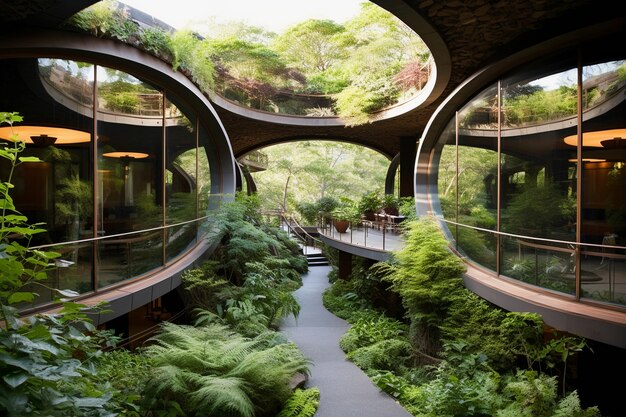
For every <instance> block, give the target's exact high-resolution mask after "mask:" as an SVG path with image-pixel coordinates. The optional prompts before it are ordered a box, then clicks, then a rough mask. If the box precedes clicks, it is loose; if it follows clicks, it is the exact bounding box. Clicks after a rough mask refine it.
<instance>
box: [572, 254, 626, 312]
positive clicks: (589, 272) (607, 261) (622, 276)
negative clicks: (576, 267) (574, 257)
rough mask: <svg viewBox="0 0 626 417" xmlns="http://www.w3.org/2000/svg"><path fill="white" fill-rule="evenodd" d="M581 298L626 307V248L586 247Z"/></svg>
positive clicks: (582, 258) (582, 265)
mask: <svg viewBox="0 0 626 417" xmlns="http://www.w3.org/2000/svg"><path fill="white" fill-rule="evenodd" d="M580 269H581V276H580V280H581V290H582V292H581V298H586V299H590V300H594V301H601V302H605V303H610V304H617V305H619V306H622V307H623V306H626V248H618V247H591V246H584V247H583V248H582V251H581V265H580Z"/></svg>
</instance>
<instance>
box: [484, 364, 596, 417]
mask: <svg viewBox="0 0 626 417" xmlns="http://www.w3.org/2000/svg"><path fill="white" fill-rule="evenodd" d="M556 388H557V381H556V379H555V378H554V377H548V376H546V375H541V374H539V375H538V374H536V373H535V372H532V371H518V373H517V375H516V376H515V378H510V379H509V380H507V381H506V384H505V386H504V389H503V394H504V395H505V396H506V397H507V398H508V399H509V401H510V403H509V404H508V405H507V406H506V407H504V408H503V409H501V410H499V411H498V412H497V413H496V416H497V417H512V416H521V417H531V416H532V417H557V416H574V417H599V416H600V412H599V410H598V409H597V408H596V407H590V408H587V409H586V410H583V409H582V408H581V406H580V402H579V400H578V394H577V393H576V392H575V391H574V392H572V393H571V394H569V395H568V396H566V397H565V398H563V399H561V400H560V401H558V397H557V393H556V391H557V389H556Z"/></svg>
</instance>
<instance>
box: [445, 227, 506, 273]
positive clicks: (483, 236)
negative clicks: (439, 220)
mask: <svg viewBox="0 0 626 417" xmlns="http://www.w3.org/2000/svg"><path fill="white" fill-rule="evenodd" d="M453 229H454V230H458V235H457V236H456V239H457V244H458V251H459V252H460V253H462V254H463V255H465V256H467V257H468V258H469V259H470V260H471V261H473V262H476V263H477V264H479V265H481V266H484V267H487V268H489V269H490V270H492V271H495V270H496V263H497V261H496V247H497V236H496V234H495V233H493V232H490V231H488V230H481V229H477V228H473V227H467V226H462V225H459V227H458V229H457V228H454V227H453Z"/></svg>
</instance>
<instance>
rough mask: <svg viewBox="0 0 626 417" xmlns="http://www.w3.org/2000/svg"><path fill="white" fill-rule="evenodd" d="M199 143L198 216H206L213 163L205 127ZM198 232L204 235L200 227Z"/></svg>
mask: <svg viewBox="0 0 626 417" xmlns="http://www.w3.org/2000/svg"><path fill="white" fill-rule="evenodd" d="M198 143H199V147H198V217H204V216H206V215H207V214H208V208H209V197H210V196H211V165H210V163H209V155H207V148H208V143H209V138H208V137H207V136H206V131H205V130H204V129H203V128H200V131H199V138H198ZM209 151H210V148H209ZM202 224H206V220H203V221H201V222H200V225H202ZM198 234H199V235H202V234H203V231H202V230H201V229H199V230H198Z"/></svg>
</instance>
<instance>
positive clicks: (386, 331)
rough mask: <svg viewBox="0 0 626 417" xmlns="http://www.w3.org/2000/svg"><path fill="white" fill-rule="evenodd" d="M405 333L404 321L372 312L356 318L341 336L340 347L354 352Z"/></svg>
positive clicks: (345, 350)
mask: <svg viewBox="0 0 626 417" xmlns="http://www.w3.org/2000/svg"><path fill="white" fill-rule="evenodd" d="M404 333H405V325H404V324H403V323H401V322H399V321H397V320H394V319H391V318H389V317H385V316H383V315H380V314H376V313H375V312H370V313H369V314H362V315H361V317H359V318H357V319H356V320H354V322H353V323H352V326H351V327H350V329H349V330H348V331H347V332H346V333H345V334H344V335H343V336H342V337H341V339H340V341H339V347H341V349H342V350H343V351H344V352H346V353H347V352H352V351H354V350H356V349H358V348H362V347H365V346H369V345H372V344H374V343H377V342H382V341H385V340H390V339H397V338H399V337H400V336H402V335H403V334H404Z"/></svg>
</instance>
